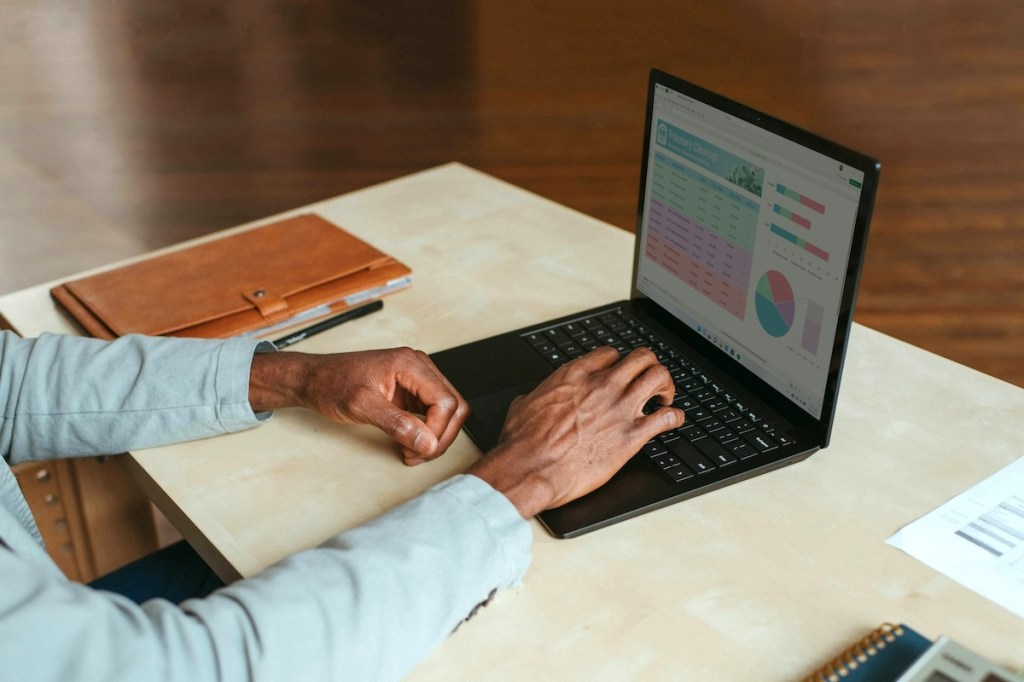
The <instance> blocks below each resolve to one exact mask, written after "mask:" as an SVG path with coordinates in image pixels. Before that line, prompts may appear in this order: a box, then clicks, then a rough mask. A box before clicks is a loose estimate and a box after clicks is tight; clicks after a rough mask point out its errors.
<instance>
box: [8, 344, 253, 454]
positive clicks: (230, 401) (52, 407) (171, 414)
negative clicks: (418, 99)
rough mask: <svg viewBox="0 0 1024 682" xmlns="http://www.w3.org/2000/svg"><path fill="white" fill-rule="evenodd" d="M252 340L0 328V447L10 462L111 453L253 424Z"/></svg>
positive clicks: (218, 432) (198, 436)
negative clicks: (32, 333)
mask: <svg viewBox="0 0 1024 682" xmlns="http://www.w3.org/2000/svg"><path fill="white" fill-rule="evenodd" d="M256 344H257V342H256V341H254V340H251V339H229V340H208V339H168V338H158V337H157V338H154V337H146V336H137V335H132V336H125V337H122V338H120V339H117V340H115V341H101V340H98V339H90V338H81V337H74V336H59V335H53V334H43V335H42V336H40V337H39V338H38V339H22V338H19V337H18V336H17V335H15V334H12V333H10V332H0V454H2V455H3V456H4V457H5V458H7V460H8V461H9V462H11V463H16V462H19V461H23V460H26V459H50V458H56V457H70V456H79V455H102V454H117V453H121V452H125V451H128V450H131V449H138V448H144V447H151V446H156V445H163V444H167V443H171V442H180V441H184V440H192V439H196V438H203V437H207V436H212V435H215V434H220V433H225V432H229V431H238V430H241V429H244V428H247V427H250V426H254V425H256V424H258V423H259V420H258V419H257V417H256V416H255V415H254V414H253V412H252V408H251V407H250V406H249V396H248V385H249V368H250V367H251V365H252V355H253V351H254V348H255V346H256Z"/></svg>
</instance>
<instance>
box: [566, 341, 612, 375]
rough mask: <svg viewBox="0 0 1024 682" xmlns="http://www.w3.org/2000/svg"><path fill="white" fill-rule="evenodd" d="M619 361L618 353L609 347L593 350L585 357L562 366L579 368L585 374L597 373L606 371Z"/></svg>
mask: <svg viewBox="0 0 1024 682" xmlns="http://www.w3.org/2000/svg"><path fill="white" fill-rule="evenodd" d="M618 360H619V351H617V350H615V349H614V348H612V347H611V346H601V347H600V348H595V349H594V350H592V351H590V352H589V353H587V354H586V355H581V356H580V357H578V358H576V359H575V360H572V361H571V362H568V363H566V364H565V365H562V366H563V367H573V368H579V369H582V370H584V371H587V372H599V371H601V370H604V369H608V368H609V367H611V366H612V365H614V364H615V363H616V362H618Z"/></svg>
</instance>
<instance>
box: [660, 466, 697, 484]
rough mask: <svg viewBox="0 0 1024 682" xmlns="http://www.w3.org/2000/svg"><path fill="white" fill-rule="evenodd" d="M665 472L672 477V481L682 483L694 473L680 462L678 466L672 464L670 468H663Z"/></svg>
mask: <svg viewBox="0 0 1024 682" xmlns="http://www.w3.org/2000/svg"><path fill="white" fill-rule="evenodd" d="M665 473H666V474H668V477H669V478H670V479H672V481H673V482H674V483H682V482H683V481H685V480H686V479H688V478H693V477H694V473H693V472H692V471H690V470H689V469H687V468H686V467H684V466H683V465H682V464H680V465H679V466H674V467H672V468H670V469H665Z"/></svg>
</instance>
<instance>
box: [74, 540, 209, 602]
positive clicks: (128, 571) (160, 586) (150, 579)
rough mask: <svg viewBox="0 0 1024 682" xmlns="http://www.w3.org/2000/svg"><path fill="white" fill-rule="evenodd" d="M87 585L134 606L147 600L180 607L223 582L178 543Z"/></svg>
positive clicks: (194, 554) (196, 555)
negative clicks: (113, 593) (164, 601)
mask: <svg viewBox="0 0 1024 682" xmlns="http://www.w3.org/2000/svg"><path fill="white" fill-rule="evenodd" d="M89 585H90V586H92V587H95V588H96V589H99V590H107V591H108V592H117V593H118V594H122V595H124V596H126V597H128V598H129V599H131V600H132V601H134V602H135V603H137V604H141V603H142V602H144V601H148V600H150V599H166V600H168V601H171V602H174V603H175V604H180V603H181V602H183V601H185V600H186V599H190V598H192V597H205V596H206V595H208V594H210V593H211V592H213V591H214V590H216V589H217V588H218V587H223V586H224V583H223V582H221V580H220V578H218V577H217V575H216V574H215V573H214V572H213V571H212V570H210V567H209V566H207V565H206V563H205V562H204V561H203V560H202V559H201V558H199V555H198V554H196V551H195V550H194V549H192V547H191V546H190V545H189V544H188V543H187V542H185V541H184V540H182V541H181V542H178V543H175V544H173V545H169V546H167V547H164V548H163V549H161V550H158V551H156V552H153V553H152V554H148V555H146V556H144V557H142V558H141V559H138V560H137V561H133V562H132V563H130V564H128V565H127V566H122V567H121V568H119V569H117V570H115V571H112V572H110V573H108V574H106V575H104V576H100V577H99V578H96V580H93V581H92V582H91V583H89Z"/></svg>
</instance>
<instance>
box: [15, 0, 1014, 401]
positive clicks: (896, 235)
mask: <svg viewBox="0 0 1024 682" xmlns="http://www.w3.org/2000/svg"><path fill="white" fill-rule="evenodd" d="M652 66H657V67H659V68H662V69H665V70H667V71H670V72H673V73H676V74H677V75H680V76H682V77H684V78H687V79H690V80H693V81H696V82H697V83H700V84H703V85H705V86H706V87H709V88H712V89H715V90H718V91H721V92H723V93H724V94H727V95H729V96H732V97H734V98H736V99H740V100H742V101H745V102H747V103H749V104H751V105H754V106H756V107H759V108H762V109H765V110H767V111H769V112H771V113H774V114H776V115H778V116H780V117H782V118H785V119H788V120H790V121H792V122H794V123H797V124H800V125H803V126H805V127H808V128H811V129H812V130H815V131H817V132H819V133H821V134H824V135H826V136H829V137H834V138H836V139H837V140H839V141H841V142H843V143H845V144H847V145H849V146H852V147H855V148H858V149H860V150H862V151H864V152H866V153H869V154H871V155H874V156H876V157H877V158H879V159H880V160H881V161H882V164H883V171H882V184H881V193H880V195H879V198H878V203H877V208H876V212H875V220H874V223H873V227H872V234H871V237H870V239H869V249H868V258H867V265H866V271H865V276H864V280H863V288H862V290H861V294H860V298H859V301H858V308H857V319H858V321H860V322H862V323H864V324H867V325H869V326H872V327H875V328H876V329H879V330H882V331H884V332H887V333H889V334H892V335H894V336H896V337H898V338H901V339H904V340H907V341H910V342H911V343H914V344H917V345H920V346H923V347H925V348H927V349H930V350H932V351H935V352H937V353H939V354H941V355H945V356H947V357H950V358H953V359H955V360H957V361H960V362H963V363H965V364H967V365H970V366H972V367H974V368H977V369H979V370H982V371H984V372H987V373H989V374H993V375H995V376H998V377H1000V378H1003V379H1005V380H1007V381H1010V382H1013V383H1015V384H1017V385H1020V386H1024V362H1022V361H1021V350H1020V349H1021V347H1022V343H1021V340H1020V339H1021V336H1022V332H1024V173H1022V170H1024V161H1022V160H1024V121H1022V117H1024V3H1020V2H1016V1H1014V0H960V1H956V0H934V1H932V2H928V3H922V2H915V1H912V0H862V1H860V2H856V3H851V2H845V1H840V0H822V1H820V2H815V1H811V0H797V1H789V2H785V3H780V2H772V1H770V0H736V1H735V2H732V3H719V2H714V1H711V0H708V1H686V0H671V1H670V0H632V1H630V2H611V1H601V0H563V1H562V2H548V3H542V2H526V1H516V0H509V1H502V0H450V1H445V0H434V1H427V0H394V1H390V2H389V1H387V0H385V1H380V0H354V1H344V0H336V1H334V2H331V1H329V0H277V1H274V0H247V1H244V2H243V1H240V0H224V1H221V2H197V1H189V0H186V1H183V2H181V1H179V2H149V1H145V0H45V1H40V0H5V2H4V3H3V7H2V9H0V197H2V199H0V292H8V291H12V290H15V289H19V288H22V287H24V286H28V285H31V284H36V283H39V282H42V281H46V280H50V279H54V278H58V277H62V276H65V275H68V274H71V273H74V272H77V271H79V270H82V269H85V268H88V267H93V266H97V265H101V264H103V263H106V262H109V261H112V260H115V259H119V258H123V257H126V256H129V255H134V254H137V253H140V252H143V251H146V250H150V249H153V248H155V247H159V246H163V245H166V244H169V243H173V242H176V241H180V240H183V239H187V238H191V237H195V236H198V235H200V234H204V233H207V232H211V231H214V230H218V229H221V228H224V227H228V226H231V225H234V224H237V223H240V222H244V221H248V220H252V219H256V218H259V217H262V216H265V215H267V214H271V213H275V212H278V211H282V210H285V209H288V208H292V207H294V206H297V205H300V204H304V203H308V202H311V201H315V200H319V199H324V198H327V197H330V196H334V195H337V194H341V193H344V192H347V191H350V190H353V189H357V188H360V187H363V186H366V185H369V184H371V183H375V182H379V181H382V180H387V179H390V178H393V177H396V176H400V175H403V174H406V173H409V172H411V171H416V170H420V169H423V168H427V167H430V166H433V165H436V164H440V163H444V162H447V161H450V160H458V161H462V162H464V163H467V164H469V165H471V166H474V167H477V168H479V169H481V170H483V171H485V172H488V173H491V174H493V175H496V176H498V177H500V178H503V179H505V180H508V181H510V182H512V183H515V184H517V185H520V186H522V187H525V188H527V189H529V190H532V191H534V192H537V193H539V194H541V195H544V196H547V197H550V198H551V199H554V200H556V201H559V202H562V203H565V204H567V205H569V206H572V207H574V208H576V209H579V210H580V211H583V212H585V213H589V214H591V215H594V216H596V217H598V218H601V219H603V220H606V221H608V222H610V223H612V224H615V225H618V226H620V227H622V228H624V229H629V230H631V229H632V228H633V223H634V213H635V209H636V207H635V205H634V202H635V197H636V192H637V184H638V167H639V160H640V158H639V157H640V144H641V136H642V124H643V121H642V112H643V102H644V95H645V86H646V77H647V71H648V69H649V68H650V67H652ZM556 227H557V226H556ZM399 341H400V340H396V342H399ZM951 389H952V387H951Z"/></svg>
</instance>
